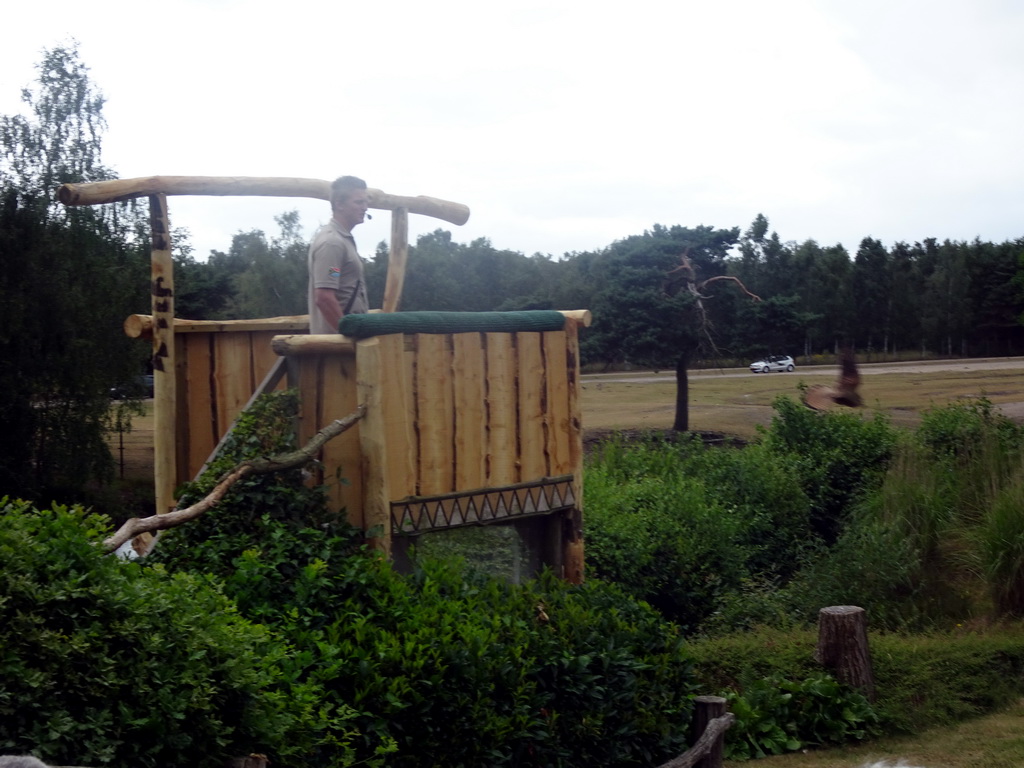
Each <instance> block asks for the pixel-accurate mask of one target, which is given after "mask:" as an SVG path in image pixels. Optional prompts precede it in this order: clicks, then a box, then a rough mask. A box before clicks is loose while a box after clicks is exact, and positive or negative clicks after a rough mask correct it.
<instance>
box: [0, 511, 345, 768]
mask: <svg viewBox="0 0 1024 768" xmlns="http://www.w3.org/2000/svg"><path fill="white" fill-rule="evenodd" d="M0 504H2V507H0V562H2V563H3V569H2V570H0V649H2V653H0V681H2V686H0V750H2V751H4V752H12V751H15V752H17V751H23V752H32V753H34V754H36V755H37V756H39V757H40V758H42V759H44V760H47V761H48V762H50V763H57V764H65V765H68V764H75V765H107V764H121V765H140V766H157V765H161V766H176V765H181V766H185V765H201V766H202V765H220V764H221V763H223V761H224V759H225V758H226V757H230V756H235V755H242V754H248V753H249V752H250V751H265V752H273V753H274V754H275V755H288V754H289V753H292V754H295V753H296V752H298V753H302V752H304V751H306V750H307V749H308V748H309V746H310V744H311V743H312V742H311V739H313V740H315V739H316V738H317V733H318V731H319V729H321V727H327V726H328V725H331V727H335V726H337V725H338V723H337V722H335V723H334V724H333V725H332V724H331V723H330V722H329V721H330V720H331V719H332V718H333V717H334V716H335V715H337V714H339V713H334V714H331V713H330V712H329V711H328V710H326V709H321V707H320V705H319V704H318V702H317V700H316V696H315V692H314V691H312V690H310V689H309V688H306V687H302V686H291V687H289V688H288V689H287V696H285V695H283V694H284V692H283V691H282V686H281V682H282V678H283V677H284V673H283V670H284V669H285V668H286V666H287V664H288V658H287V653H286V649H285V648H284V646H282V645H281V644H280V643H279V642H276V641H275V640H274V639H273V637H272V636H271V635H270V634H269V633H268V632H267V631H266V630H265V629H264V628H262V627H259V626H256V625H253V624H251V623H249V622H248V621H246V620H244V619H242V618H241V617H240V616H238V615H237V613H236V611H235V609H234V607H233V606H232V604H231V603H230V601H228V600H227V599H226V598H225V597H224V596H223V595H221V594H220V593H219V592H218V591H217V590H216V589H214V588H213V587H212V585H211V584H210V583H209V582H208V581H207V580H206V579H203V578H201V577H197V576H192V575H188V574H177V575H174V576H171V575H168V574H167V573H166V572H165V571H163V570H162V569H160V568H144V567H141V566H140V565H138V564H136V563H130V562H123V561H120V560H118V559H116V558H114V557H110V556H104V555H102V550H101V548H100V542H101V541H102V538H103V537H104V536H106V535H108V534H109V530H108V527H107V520H106V518H102V517H99V516H96V515H92V514H89V513H87V512H85V511H83V510H82V509H80V508H71V509H67V508H64V507H60V506H55V507H54V508H52V509H44V510H36V509H33V508H32V507H31V506H30V505H28V504H27V503H24V502H15V501H10V500H7V499H4V500H3V501H2V502H0ZM339 742H340V739H339Z"/></svg>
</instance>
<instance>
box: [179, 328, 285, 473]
mask: <svg viewBox="0 0 1024 768" xmlns="http://www.w3.org/2000/svg"><path fill="white" fill-rule="evenodd" d="M275 333H276V332H275V331H273V330H270V331H252V332H250V331H245V330H234V331H230V332H224V331H219V332H210V331H206V332H189V331H186V332H179V333H177V334H175V344H176V348H177V355H176V360H175V365H176V370H177V383H178V409H177V410H178V414H177V423H176V440H177V455H176V458H177V461H176V465H177V483H183V482H186V481H188V480H192V479H193V478H194V477H195V475H196V473H197V472H198V471H199V470H200V468H202V466H203V464H204V463H205V462H206V460H207V459H208V458H209V456H210V454H211V453H212V451H213V449H214V448H215V447H216V446H217V443H218V442H220V439H221V437H223V435H224V434H225V432H227V430H228V429H229V428H230V427H231V425H232V424H233V423H234V421H235V419H236V418H237V417H238V414H239V413H240V412H241V410H242V408H243V407H244V406H245V404H246V403H247V402H248V401H249V398H250V397H251V396H252V393H253V392H254V391H255V389H256V387H257V386H258V385H259V383H260V382H261V381H263V377H264V376H266V374H267V372H268V371H269V370H270V368H271V367H272V366H273V365H274V363H275V362H276V361H277V355H276V354H275V353H274V351H273V350H272V349H271V347H270V340H271V339H272V338H273V337H274V335H275ZM283 386H284V383H283V382H282V383H281V384H280V385H278V388H281V387H283Z"/></svg>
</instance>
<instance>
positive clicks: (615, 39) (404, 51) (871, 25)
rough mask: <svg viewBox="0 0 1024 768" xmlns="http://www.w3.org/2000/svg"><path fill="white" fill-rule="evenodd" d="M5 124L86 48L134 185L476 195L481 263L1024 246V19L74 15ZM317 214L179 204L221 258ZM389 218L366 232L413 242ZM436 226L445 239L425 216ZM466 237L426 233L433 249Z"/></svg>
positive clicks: (25, 14)
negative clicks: (726, 249)
mask: <svg viewBox="0 0 1024 768" xmlns="http://www.w3.org/2000/svg"><path fill="white" fill-rule="evenodd" d="M7 13H8V16H9V17H10V16H13V17H14V22H15V23H10V24H5V25H4V27H3V30H2V31H0V63H2V67H0V73H2V74H0V112H11V111H14V110H15V109H17V108H18V106H17V99H18V93H19V89H20V88H21V87H22V86H24V85H26V84H27V83H28V82H29V80H30V78H31V77H32V74H33V71H32V67H33V64H34V63H35V62H36V61H37V60H38V58H39V53H40V51H41V50H42V49H43V48H44V47H51V46H53V45H56V44H58V43H60V42H61V41H63V40H66V39H68V38H69V37H71V36H74V37H75V38H77V39H78V40H79V41H80V43H81V55H82V58H83V60H84V61H85V62H86V63H87V64H88V65H89V66H90V67H91V69H92V74H93V77H94V79H95V81H96V83H97V85H98V86H99V87H100V88H101V89H102V90H103V92H104V93H105V95H106V96H107V99H108V103H107V108H106V114H107V118H108V122H109V124H110V131H109V133H108V136H107V140H106V142H105V157H106V161H107V163H108V164H109V165H112V166H113V167H114V168H115V169H116V170H117V172H118V173H119V174H120V175H122V176H125V177H130V176H145V175H152V174H175V175H177V174H196V175H247V176H259V175H268V176H270V175H275V176H278V175H280V176H311V177H317V178H331V177H333V176H335V175H338V174H340V173H355V174H357V175H360V176H363V177H364V178H366V179H367V181H368V182H369V183H370V185H371V186H375V187H378V188H381V189H384V190H386V191H388V192H392V193H395V194H410V195H416V194H427V195H433V196H436V197H442V198H447V199H452V200H456V201H458V202H463V203H466V204H467V205H469V206H470V208H471V209H472V211H473V213H472V216H471V219H470V222H469V223H468V224H467V225H466V226H465V227H463V228H454V229H453V235H454V237H455V238H456V239H457V240H459V241H469V240H471V239H474V238H477V237H487V238H489V239H490V240H491V241H492V242H493V243H494V245H495V246H497V247H500V248H509V249H513V250H518V251H522V252H524V253H528V254H529V253H533V252H536V251H540V252H547V253H552V254H555V255H560V254H561V253H563V252H567V251H579V250H587V249H594V248H599V247H603V246H604V245H607V244H609V243H610V242H612V241H613V240H615V239H618V238H621V237H625V236H627V235H629V234H634V233H636V232H640V231H642V230H643V229H645V228H648V227H650V226H651V225H652V224H653V223H655V222H658V223H662V224H666V225H669V224H684V225H689V226H695V225H697V224H709V225H714V226H720V227H732V226H739V227H742V228H745V227H746V226H747V225H748V224H749V223H750V221H751V220H752V219H753V217H754V216H755V215H756V214H757V213H758V212H763V213H764V214H765V215H767V216H768V217H769V219H770V220H771V223H772V227H773V229H776V230H777V231H778V232H779V234H780V236H781V237H782V238H783V239H785V240H803V239H806V238H814V239H817V240H818V241H819V242H822V243H825V244H832V243H834V242H837V241H841V242H843V243H844V244H845V245H846V246H847V247H848V248H850V249H851V250H853V249H855V248H856V246H857V244H858V243H859V241H860V239H861V238H862V237H864V236H867V235H872V236H875V237H879V238H881V239H883V240H885V241H888V242H892V241H894V240H915V239H923V238H925V237H938V238H940V239H941V238H946V237H949V238H953V239H970V238H973V237H974V236H976V235H978V236H981V237H982V238H985V239H992V240H1001V239H1005V238H1015V237H1020V236H1021V235H1024V231H1022V230H1024V227H1022V226H1021V224H1020V216H1019V211H1020V209H1021V203H1022V202H1024V201H1022V199H1021V198H1022V196H1024V181H1022V179H1024V174H1022V171H1024V168H1022V165H1024V160H1022V154H1021V153H1020V152H1019V151H1018V149H1017V143H1018V142H1017V138H1016V137H1017V134H1018V133H1019V130H1020V125H1021V122H1022V121H1021V118H1022V108H1021V106H1020V98H1019V95H1018V94H1019V92H1020V90H1021V86H1022V85H1024V49H1022V47H1021V46H1020V44H1019V41H1020V40H1021V39H1024V13H1022V12H1021V11H1020V10H1018V9H1017V6H1016V4H1014V3H1011V2H999V1H998V0H983V1H982V2H974V3H971V4H967V3H962V2H959V1H944V0H939V1H935V0H932V1H931V2H927V3H926V2H921V0H908V1H907V2H901V3H891V2H888V0H884V1H883V0H865V1H864V2H860V3H857V4H849V3H844V4H839V3H830V2H823V1H822V0H780V2H774V3H764V2H759V1H758V0H725V1H724V2H717V3H697V2H675V3H669V2H666V1H665V0H658V1H654V0H635V2H632V3H629V4H619V5H616V6H609V7H605V6H599V5H595V4H593V3H589V2H579V1H577V0H548V1H547V2H540V1H536V2H532V1H529V0H511V1H510V2H505V3H501V4H496V3H495V4H487V3H480V2H477V1H472V2H470V1H468V0H467V1H465V2H463V1H461V0H438V2H435V3H422V2H412V1H411V0H393V1H392V2H389V3H376V4H372V3H344V2H343V3H337V4H333V5H326V6H325V5H323V4H320V3H314V2H312V1H311V0H293V2H290V3H287V4H281V3H271V2H266V1H264V0H257V2H242V1H241V0H191V1H188V0H172V1H170V2H166V3H164V4H162V5H161V6H159V7H157V6H146V5H143V6H140V5H138V4H135V3H128V2H123V1H122V0H108V1H106V2H98V3H92V4H83V3H80V2H71V1H70V0H54V1H53V2H51V3H49V4H46V5H38V4H33V5H30V4H25V5H24V6H23V7H21V8H19V9H17V10H15V11H13V12H7ZM294 207H298V208H299V209H300V211H301V214H302V217H303V221H304V222H305V223H306V224H307V225H308V226H309V227H310V228H311V227H312V226H313V225H315V224H316V223H318V221H322V220H323V219H324V218H326V210H325V206H324V205H323V203H319V202H316V201H308V202H306V201H294V200H263V199H259V198H243V199H238V200H218V199H209V198H189V199H175V200H172V202H171V208H170V210H171V216H172V221H173V223H174V224H176V225H181V226H185V227H188V228H189V229H190V230H191V231H192V234H193V242H194V244H195V245H196V246H197V248H198V250H199V251H200V252H201V253H205V252H206V251H207V250H209V249H211V248H217V249H221V250H224V249H226V248H227V247H228V246H229V244H230V236H231V234H232V233H234V232H235V231H238V230H240V229H242V230H245V229H249V228H253V227H258V228H262V229H264V230H267V231H274V230H275V228H276V227H275V225H274V222H273V215H274V214H275V213H279V212H281V211H284V210H288V209H291V208H294ZM387 218H388V217H387V216H386V215H381V216H379V217H377V218H375V219H374V221H373V222H371V223H368V224H366V225H364V227H363V228H362V229H361V230H360V231H359V232H358V233H357V234H358V235H359V240H360V243H361V245H362V249H363V251H364V252H366V253H369V252H371V251H372V249H373V247H374V246H375V245H376V243H377V242H378V241H379V240H381V239H386V238H387V236H388V225H387ZM414 218H420V217H414ZM437 226H445V227H446V228H447V227H448V226H449V225H445V224H443V223H441V222H437V221H433V220H425V219H424V220H419V221H414V222H413V223H412V226H411V236H412V237H415V236H416V235H417V234H420V233H422V232H428V231H431V230H432V229H434V228H436V227H437Z"/></svg>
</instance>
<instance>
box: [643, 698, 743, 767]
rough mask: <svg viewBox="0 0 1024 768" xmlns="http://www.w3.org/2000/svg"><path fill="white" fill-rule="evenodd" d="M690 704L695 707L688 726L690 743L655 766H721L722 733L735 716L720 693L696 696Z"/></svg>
mask: <svg viewBox="0 0 1024 768" xmlns="http://www.w3.org/2000/svg"><path fill="white" fill-rule="evenodd" d="M693 703H694V707H695V709H694V712H693V721H692V723H691V726H690V729H691V730H690V735H691V738H692V740H693V746H692V747H690V748H689V749H688V750H686V751H685V752H684V753H683V754H681V755H680V756H679V757H676V758H673V759H672V760H669V761H668V762H667V763H663V764H662V765H660V766H659V767H658V768H722V756H723V754H724V752H725V732H726V731H727V730H729V728H730V726H732V724H733V721H734V720H735V719H736V716H735V715H734V714H732V713H731V712H726V710H725V704H726V702H725V699H724V698H722V697H721V696H698V697H697V698H695V699H694V700H693Z"/></svg>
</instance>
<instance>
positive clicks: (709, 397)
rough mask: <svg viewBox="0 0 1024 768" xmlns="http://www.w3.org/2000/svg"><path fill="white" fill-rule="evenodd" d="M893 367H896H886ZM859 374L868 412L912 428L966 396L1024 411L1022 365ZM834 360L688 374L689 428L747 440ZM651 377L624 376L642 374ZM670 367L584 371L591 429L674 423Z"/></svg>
mask: <svg viewBox="0 0 1024 768" xmlns="http://www.w3.org/2000/svg"><path fill="white" fill-rule="evenodd" d="M888 368H891V367H888ZM867 370H869V369H866V370H865V372H864V375H863V376H862V378H861V390H860V391H861V394H862V396H863V397H864V402H865V404H866V407H865V408H864V409H863V410H862V411H861V412H862V413H864V414H866V415H870V414H872V413H876V412H881V413H884V414H886V415H887V416H888V417H889V418H890V420H891V421H892V423H893V424H894V425H896V426H900V427H914V426H916V425H917V424H918V423H919V421H920V415H921V412H922V411H924V410H926V409H928V408H931V407H934V406H939V405H945V404H947V403H950V402H953V401H956V400H960V399H965V398H978V397H982V396H984V397H987V398H988V399H989V400H991V401H992V402H993V403H995V404H996V405H999V406H1003V407H1004V408H1005V410H1006V411H1007V413H1008V415H1010V416H1011V417H1013V418H1018V417H1019V415H1020V413H1019V412H1020V410H1021V408H1020V404H1021V403H1024V371H1022V370H1021V369H1006V370H1001V369H997V370H989V369H980V368H979V369H976V370H975V369H970V370H960V371H938V370H932V371H929V370H928V367H927V366H917V365H909V364H908V365H905V366H902V367H901V372H899V373H869V372H867ZM835 374H836V370H835V368H834V367H831V366H814V367H805V368H798V369H797V370H796V371H795V372H794V373H773V374H744V373H742V372H741V371H739V370H737V369H730V370H725V371H721V372H694V373H691V375H690V428H691V429H693V430H697V431H702V432H723V433H725V434H730V435H736V436H738V437H741V438H745V439H749V438H751V437H754V436H755V435H756V434H757V427H758V425H761V426H766V425H768V424H769V423H770V421H771V418H772V415H773V413H774V411H773V410H772V408H771V403H772V401H773V400H774V399H775V398H776V397H777V396H778V395H789V396H791V397H793V398H798V397H799V396H800V385H801V384H806V385H810V384H820V383H822V381H823V380H828V379H831V378H834V376H835ZM644 377H646V378H647V380H645V381H621V380H620V379H626V378H631V379H641V378H644ZM675 396H676V387H675V378H674V376H673V375H672V374H669V373H661V374H657V375H655V374H642V373H637V374H617V375H613V376H584V377H583V392H582V407H583V426H584V428H585V429H636V428H649V429H669V428H671V426H672V421H673V419H674V416H675Z"/></svg>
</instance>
